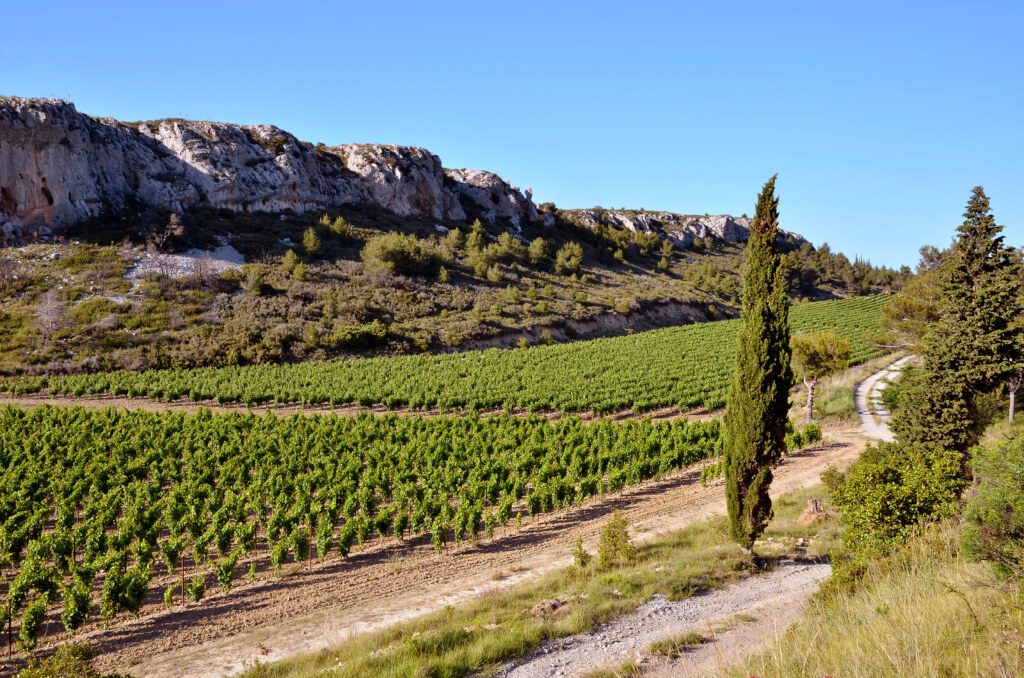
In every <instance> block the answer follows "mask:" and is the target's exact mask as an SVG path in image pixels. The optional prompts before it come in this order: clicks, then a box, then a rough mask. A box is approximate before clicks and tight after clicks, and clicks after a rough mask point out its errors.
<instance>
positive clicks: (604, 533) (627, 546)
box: [597, 511, 636, 570]
mask: <svg viewBox="0 0 1024 678" xmlns="http://www.w3.org/2000/svg"><path fill="white" fill-rule="evenodd" d="M634 558H636V546H634V545H633V542H631V541H630V540H629V522H628V521H627V520H626V514H624V513H623V512H622V511H616V512H615V513H613V514H612V517H611V518H609V519H608V522H607V523H605V525H604V527H603V528H601V537H600V539H599V540H598V543H597V565H598V567H600V568H601V569H602V570H605V569H608V568H609V567H611V566H612V565H617V564H626V563H629V562H631V561H632V560H633V559H634Z"/></svg>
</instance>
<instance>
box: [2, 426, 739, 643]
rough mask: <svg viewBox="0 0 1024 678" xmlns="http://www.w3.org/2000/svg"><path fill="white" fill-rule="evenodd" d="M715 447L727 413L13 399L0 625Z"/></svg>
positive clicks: (572, 493)
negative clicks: (602, 416)
mask: <svg viewBox="0 0 1024 678" xmlns="http://www.w3.org/2000/svg"><path fill="white" fill-rule="evenodd" d="M719 449H720V443H719V425H718V422H717V421H711V422H685V421H678V422H674V423H651V422H644V421H637V422H625V423H613V422H609V421H601V422H597V423H589V424H588V423H584V422H582V421H580V420H579V419H575V418H568V419H562V420H559V421H553V422H552V421H548V420H546V419H543V418H538V417H530V418H520V417H513V416H498V417H487V418H478V417H451V418H422V417H396V416H394V415H390V416H383V417H375V416H371V415H363V416H360V417H336V416H319V417H304V416H299V415H295V416H292V417H287V418H280V417H276V416H273V415H262V416H260V415H254V414H242V413H238V414H211V413H210V412H209V411H206V410H203V411H200V412H198V413H194V414H188V415H186V414H180V413H147V412H137V411H134V412H133V411H127V410H116V409H107V410H87V409H83V408H54V407H41V408H36V409H32V410H28V411H25V410H20V409H15V408H12V407H6V408H4V409H2V410H0V572H2V575H3V577H2V581H3V584H4V587H3V590H4V603H5V604H4V607H3V609H0V621H4V622H5V625H6V621H7V618H8V617H10V618H13V619H14V624H13V625H14V627H15V629H16V630H17V633H18V634H19V636H20V643H21V645H22V646H23V647H24V648H25V649H28V648H31V647H32V646H33V645H34V643H35V637H36V634H37V632H38V631H39V629H40V625H41V624H42V622H43V621H44V619H46V618H47V615H49V619H51V621H52V620H53V618H54V616H55V615H59V617H60V620H61V622H62V623H63V626H64V627H66V628H68V629H75V628H77V627H79V626H81V625H82V624H83V623H85V622H86V621H87V620H89V619H90V618H95V617H97V616H98V617H100V618H103V619H110V618H113V617H115V616H117V615H118V614H119V613H120V612H122V611H125V612H137V611H139V610H140V609H141V607H142V606H143V605H144V604H145V603H146V602H147V600H148V601H149V602H151V603H152V602H159V601H160V591H161V590H164V594H163V599H164V602H165V603H166V604H168V605H172V604H178V603H179V601H180V599H181V597H182V596H183V595H184V596H187V597H189V598H191V599H192V600H198V599H200V598H202V597H203V595H204V592H205V591H206V587H207V585H208V583H209V585H210V586H213V585H219V586H220V587H222V588H224V589H228V588H230V587H231V586H232V584H233V583H235V582H236V580H237V578H238V577H240V576H244V574H243V572H244V571H245V570H246V569H248V570H249V571H250V572H252V573H253V574H254V573H255V572H256V570H257V568H259V569H261V570H264V571H265V570H268V569H269V570H277V569H279V568H280V567H281V566H282V565H284V564H286V563H293V562H299V563H303V562H305V561H307V560H309V559H313V558H323V557H325V556H327V555H328V554H330V553H333V554H340V555H341V556H346V555H347V554H348V553H349V551H350V549H353V548H354V547H355V546H356V545H358V544H362V543H363V542H364V541H366V540H368V539H371V538H374V537H387V538H392V539H393V538H398V539H403V538H409V537H410V536H412V535H417V534H424V535H430V538H431V540H432V541H433V544H434V546H435V547H436V548H437V549H439V550H440V549H443V548H444V545H445V544H446V542H450V541H451V540H454V541H462V540H466V539H475V538H486V536H487V535H488V534H490V533H492V532H493V530H494V529H495V528H497V527H499V526H503V525H506V524H508V523H509V522H510V521H513V522H516V521H517V520H519V519H521V517H522V515H531V514H537V513H540V512H544V511H550V510H554V509H557V508H560V507H563V506H568V505H571V504H574V503H579V502H581V501H583V500H584V499H586V498H588V497H591V496H595V495H599V494H603V493H605V492H609V491H615V490H618V489H621V488H622V487H624V486H626V485H628V484H633V483H637V482H640V481H642V480H645V479H649V478H653V477H657V476H659V475H661V474H664V473H666V472H668V471H670V470H672V469H678V468H681V467H683V466H686V465H689V464H692V463H694V462H696V461H699V460H701V459H704V458H706V457H709V456H712V455H714V454H716V453H717V452H718V450H719ZM155 578H156V579H157V580H158V581H159V582H160V583H159V585H157V584H158V581H154V579H155ZM18 629H20V630H18Z"/></svg>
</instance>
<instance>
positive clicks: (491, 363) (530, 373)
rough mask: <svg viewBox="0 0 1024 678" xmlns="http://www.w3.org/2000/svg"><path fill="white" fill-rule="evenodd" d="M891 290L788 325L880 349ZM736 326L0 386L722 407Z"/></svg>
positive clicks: (452, 405) (584, 406) (388, 401)
mask: <svg viewBox="0 0 1024 678" xmlns="http://www.w3.org/2000/svg"><path fill="white" fill-rule="evenodd" d="M884 299H885V297H884V296H881V295H878V296H874V297H862V298H857V299H844V300H839V301H831V302H821V303H812V304H802V305H799V306H796V307H795V308H794V309H793V312H792V321H791V322H792V326H793V329H794V331H797V332H800V331H804V332H807V331H818V330H824V329H829V330H832V331H835V332H837V333H838V334H839V335H840V336H843V337H845V338H846V339H848V340H849V341H850V342H851V354H850V359H851V361H852V362H853V363H861V362H863V361H865V360H867V359H869V358H872V357H875V356H878V355H880V353H881V351H880V349H879V348H878V347H877V346H874V345H872V344H871V343H870V342H869V337H870V336H871V335H872V334H873V333H876V332H877V328H878V322H879V319H880V312H879V310H880V308H881V305H882V303H883V301H884ZM739 325H740V324H739V321H737V320H728V321H720V322H709V323H703V324H699V325H688V326H685V327H673V328H667V329H662V330H654V331H650V332H643V333H639V334H635V335H632V336H628V337H619V338H613V339H600V340H594V341H585V342H576V343H573V344H569V345H561V346H538V347H535V348H530V349H514V350H509V351H471V352H466V353H460V354H457V355H443V356H406V357H383V358H371V359H365V360H339V361H329V362H319V361H311V362H306V363H302V364H299V365H256V366H247V367H227V368H206V369H198V370H156V371H146V372H112V373H103V374H95V375H82V376H68V377H53V378H28V379H23V380H11V381H7V382H0V391H9V392H13V393H29V392H37V391H40V390H45V391H46V392H48V393H50V394H53V395H74V396H82V395H86V394H110V395H121V396H124V395H127V396H144V397H149V398H156V399H162V400H178V399H180V398H183V397H189V398H191V400H193V401H217V402H219V403H245V404H249V405H255V404H259V403H266V402H275V403H303V404H308V405H322V404H327V405H343V404H350V403H357V404H360V405H374V404H382V405H385V406H387V407H412V408H440V409H442V410H453V409H455V410H463V409H472V410H483V409H489V408H502V409H506V410H512V411H515V410H529V411H537V410H556V411H562V412H582V411H589V412H597V413H607V412H612V411H615V410H623V409H632V410H633V411H634V412H645V411H649V410H652V409H655V408H660V407H678V408H679V409H680V410H686V409H689V408H694V407H704V408H707V409H715V408H718V407H721V406H722V405H723V403H724V400H725V392H726V388H727V386H728V383H729V378H730V375H731V374H732V365H731V361H730V357H731V356H732V355H733V353H734V352H735V336H736V332H737V331H738V329H739Z"/></svg>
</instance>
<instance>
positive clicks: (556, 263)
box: [0, 98, 905, 374]
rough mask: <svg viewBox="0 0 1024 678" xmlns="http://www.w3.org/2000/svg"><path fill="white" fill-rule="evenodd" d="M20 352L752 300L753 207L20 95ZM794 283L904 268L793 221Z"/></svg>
mask: <svg viewBox="0 0 1024 678" xmlns="http://www.w3.org/2000/svg"><path fill="white" fill-rule="evenodd" d="M0 142H2V144H3V148H4V153H3V156H2V158H0V188H2V200H0V238H2V239H3V240H5V241H6V243H7V244H8V246H7V247H4V248H2V249H0V293H2V294H3V302H2V303H0V374H26V373H27V374H39V373H44V374H60V373H68V372H71V373H75V372H82V371H85V372H91V371H96V370H111V369H120V368H127V369H146V368H168V367H202V366H225V365H244V364H259V363H269V362H297V361H304V360H311V359H313V360H315V359H324V358H330V357H335V356H345V355H361V354H381V353H388V354H391V353H409V352H423V351H430V352H444V351H451V350H462V349H471V348H481V347H488V346H513V345H524V344H537V343H548V342H557V341H565V340H571V339H576V338H587V337H602V336H611V335H616V334H625V333H629V332H633V331H638V330H644V329H649V328H652V327H662V326H669V325H678V324H684V323H690V322H700V321H704V320H709V319H716V318H720V317H730V316H732V315H734V314H735V313H736V303H737V299H738V295H739V277H738V275H737V272H738V270H739V264H740V257H741V256H742V243H743V242H744V241H745V240H746V238H747V235H748V233H749V226H750V221H749V219H747V218H746V217H732V216H729V215H718V216H711V215H679V214H673V213H669V212H651V211H644V210H605V209H601V208H593V209H586V210H561V209H558V208H556V207H555V206H554V205H551V204H545V205H541V206H540V207H538V206H536V205H534V203H533V202H532V200H531V196H530V191H526V192H521V191H519V190H518V189H516V188H514V187H512V186H510V185H509V184H508V183H507V182H504V181H503V180H501V179H500V178H499V177H497V176H496V175H494V174H492V173H489V172H484V171H479V170H445V169H443V167H442V164H441V161H440V160H439V159H438V158H437V156H435V155H433V154H431V153H429V152H428V151H425V150H423V149H418V148H406V147H396V146H384V145H367V144H357V145H346V146H337V147H325V146H322V145H313V144H309V143H306V142H302V141H299V140H297V139H296V138H295V137H293V136H292V135H290V134H288V133H287V132H284V131H283V130H280V129H278V128H276V127H271V126H262V125H259V126H239V125H230V124H222V123H207V122H192V121H185V120H160V121H154V122H145V123H121V122H117V121H114V120H109V119H95V118H91V117H89V116H87V115H83V114H81V113H79V112H78V111H77V110H76V109H75V107H74V105H73V104H70V103H67V102H61V101H54V100H33V99H16V98H0ZM782 240H783V245H784V246H785V248H786V249H787V250H788V251H789V254H788V255H787V261H788V264H787V265H788V267H789V271H790V278H791V282H792V293H793V296H794V298H798V297H807V298H811V299H828V298H834V297H836V296H846V295H850V294H865V293H871V292H878V291H884V290H890V289H893V287H894V286H898V284H899V282H900V280H902V279H903V277H905V274H904V273H903V272H896V271H891V270H887V269H878V268H874V267H871V266H870V265H868V264H866V263H865V262H862V261H859V260H858V261H855V262H852V263H851V262H850V261H849V259H847V258H846V257H844V256H842V255H841V254H834V253H832V252H831V251H830V250H829V249H828V248H827V246H822V247H821V248H818V249H815V248H814V247H813V246H812V245H811V244H810V243H808V242H806V241H805V240H804V239H803V238H801V237H800V236H798V235H794V234H789V233H784V234H783V235H782Z"/></svg>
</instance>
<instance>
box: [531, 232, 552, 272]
mask: <svg viewBox="0 0 1024 678" xmlns="http://www.w3.org/2000/svg"><path fill="white" fill-rule="evenodd" d="M529 257H530V263H531V264H532V265H534V266H540V265H542V264H544V263H546V262H547V260H548V259H550V258H551V247H550V246H549V245H548V242H547V240H545V239H544V238H534V239H533V241H532V242H531V243H530V249H529Z"/></svg>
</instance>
